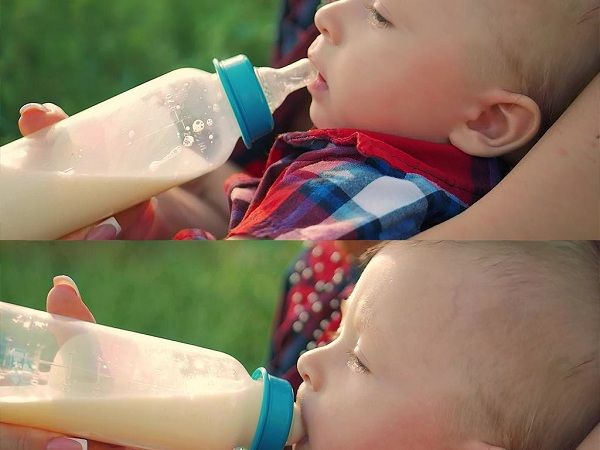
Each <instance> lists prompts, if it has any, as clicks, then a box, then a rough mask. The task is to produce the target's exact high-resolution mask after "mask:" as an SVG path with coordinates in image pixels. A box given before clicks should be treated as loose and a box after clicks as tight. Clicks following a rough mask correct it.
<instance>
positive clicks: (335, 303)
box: [329, 298, 340, 309]
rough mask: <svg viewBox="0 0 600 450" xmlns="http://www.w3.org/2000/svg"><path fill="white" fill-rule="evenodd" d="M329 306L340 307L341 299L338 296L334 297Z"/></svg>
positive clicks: (332, 307)
mask: <svg viewBox="0 0 600 450" xmlns="http://www.w3.org/2000/svg"><path fill="white" fill-rule="evenodd" d="M329 306H331V309H338V308H339V306H340V301H339V300H338V299H337V298H334V299H332V300H331V301H330V302H329Z"/></svg>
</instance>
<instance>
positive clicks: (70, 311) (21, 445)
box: [0, 275, 127, 450]
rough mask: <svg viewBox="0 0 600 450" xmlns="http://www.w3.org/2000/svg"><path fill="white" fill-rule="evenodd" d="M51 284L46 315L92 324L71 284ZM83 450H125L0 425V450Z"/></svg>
mask: <svg viewBox="0 0 600 450" xmlns="http://www.w3.org/2000/svg"><path fill="white" fill-rule="evenodd" d="M53 284H54V286H53V287H52V289H50V292H48V297H47V300H46V309H47V311H48V312H49V313H53V314H60V315H63V316H68V317H72V318H75V319H79V320H85V321H87V322H94V323H95V322H96V321H95V319H94V316H93V315H92V313H91V312H90V310H89V309H88V307H87V306H86V305H85V304H84V303H83V300H82V299H81V295H80V294H79V289H78V288H77V285H76V284H75V282H73V280H71V279H70V278H69V277H67V276H64V275H63V276H58V277H55V278H54V280H53ZM86 446H87V447H86ZM86 448H87V449H88V450H127V449H126V448H125V447H119V446H116V445H110V444H103V443H100V442H95V441H85V440H82V439H74V438H69V437H66V436H63V435H61V434H60V433H53V432H49V431H44V430H38V429H34V428H27V427H22V426H17V425H11V424H6V423H0V450H85V449H86Z"/></svg>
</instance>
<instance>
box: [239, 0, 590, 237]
mask: <svg viewBox="0 0 600 450" xmlns="http://www.w3.org/2000/svg"><path fill="white" fill-rule="evenodd" d="M315 23H316V26H317V27H318V29H319V31H320V33H321V34H320V35H319V36H318V38H317V39H316V40H315V41H314V43H313V44H312V46H311V47H310V49H309V51H308V56H309V58H310V59H311V61H312V62H313V63H314V65H315V66H316V67H317V69H318V70H319V72H320V77H319V79H318V80H317V81H316V82H314V83H313V84H311V85H310V86H309V91H310V93H311V94H312V104H311V107H310V114H311V118H312V121H313V123H314V125H315V126H316V127H317V128H318V129H316V130H311V131H309V132H304V133H288V134H286V135H283V136H281V137H280V138H279V139H278V141H277V142H276V143H275V145H274V147H273V149H272V150H271V153H270V155H269V160H268V162H267V169H266V172H265V174H264V176H263V177H262V178H250V177H247V176H246V177H240V178H238V179H232V180H230V182H229V192H230V197H231V201H232V217H231V230H230V236H238V237H242V236H246V237H255V238H295V239H298V238H300V239H314V240H327V239H340V238H341V239H386V238H390V237H391V238H396V239H398V238H407V237H410V236H412V235H415V234H416V233H418V232H419V231H421V230H423V229H426V228H429V227H431V226H433V225H436V224H438V223H440V222H442V221H444V220H447V219H449V218H450V217H453V216H455V215H456V214H458V213H459V212H461V211H463V210H464V209H465V208H466V207H467V206H469V205H471V204H472V203H474V202H475V201H477V200H478V199H479V198H480V197H481V196H483V195H484V194H485V193H487V192H488V191H489V190H490V189H491V188H492V187H493V186H494V185H495V184H496V183H497V182H498V181H499V180H500V179H501V177H502V175H503V172H504V171H503V168H502V167H501V165H500V164H499V162H498V160H497V159H495V158H496V157H503V158H504V159H505V160H509V161H512V162H516V161H517V160H518V159H519V158H520V157H522V156H523V155H524V153H525V152H526V151H527V150H528V146H529V145H530V144H531V142H532V141H534V140H535V138H536V137H537V136H539V135H540V132H543V131H545V130H546V128H547V127H548V126H549V125H550V124H551V123H552V122H554V121H555V119H556V118H557V117H558V116H559V115H560V114H561V113H562V112H563V111H564V109H565V108H566V106H567V105H568V104H569V103H570V102H571V101H572V100H573V99H574V97H575V96H576V94H577V93H578V92H579V91H580V90H581V89H582V88H583V87H584V86H585V85H586V84H587V82H589V81H590V80H591V79H592V77H593V76H594V75H595V74H596V73H597V72H598V70H599V69H600V47H599V46H598V2H597V0H573V1H565V0H528V1H523V0H507V1H488V0H450V1H449V0H437V1H435V0H434V1H428V2H423V1H420V0H403V1H400V0H375V1H372V0H368V1H365V0H338V1H334V2H331V3H329V4H328V5H326V6H324V7H323V8H321V9H320V10H319V11H318V12H317V14H316V17H315Z"/></svg>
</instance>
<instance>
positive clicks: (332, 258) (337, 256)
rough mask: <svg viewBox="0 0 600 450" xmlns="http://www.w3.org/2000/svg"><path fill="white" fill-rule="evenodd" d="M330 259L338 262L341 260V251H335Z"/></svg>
mask: <svg viewBox="0 0 600 450" xmlns="http://www.w3.org/2000/svg"><path fill="white" fill-rule="evenodd" d="M329 259H330V260H331V262H332V263H337V262H340V261H341V259H342V255H340V252H333V253H332V254H331V256H330V257H329Z"/></svg>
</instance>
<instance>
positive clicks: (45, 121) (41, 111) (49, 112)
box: [19, 103, 68, 136]
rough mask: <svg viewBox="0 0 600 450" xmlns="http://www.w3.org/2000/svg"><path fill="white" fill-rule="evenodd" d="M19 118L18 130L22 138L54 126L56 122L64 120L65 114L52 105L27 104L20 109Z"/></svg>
mask: <svg viewBox="0 0 600 450" xmlns="http://www.w3.org/2000/svg"><path fill="white" fill-rule="evenodd" d="M20 113H21V117H20V118H19V130H21V133H22V134H23V136H27V135H28V134H31V133H34V132H35V131H38V130H41V129H42V128H45V127H48V126H50V125H54V124H55V123H56V122H60V121H61V120H64V119H66V118H67V117H68V116H67V114H66V113H65V112H64V111H63V110H62V109H61V108H60V107H58V106H56V105H54V104H52V103H44V104H43V105H40V104H39V103H28V104H27V105H25V106H23V107H22V108H21V111H20Z"/></svg>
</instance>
